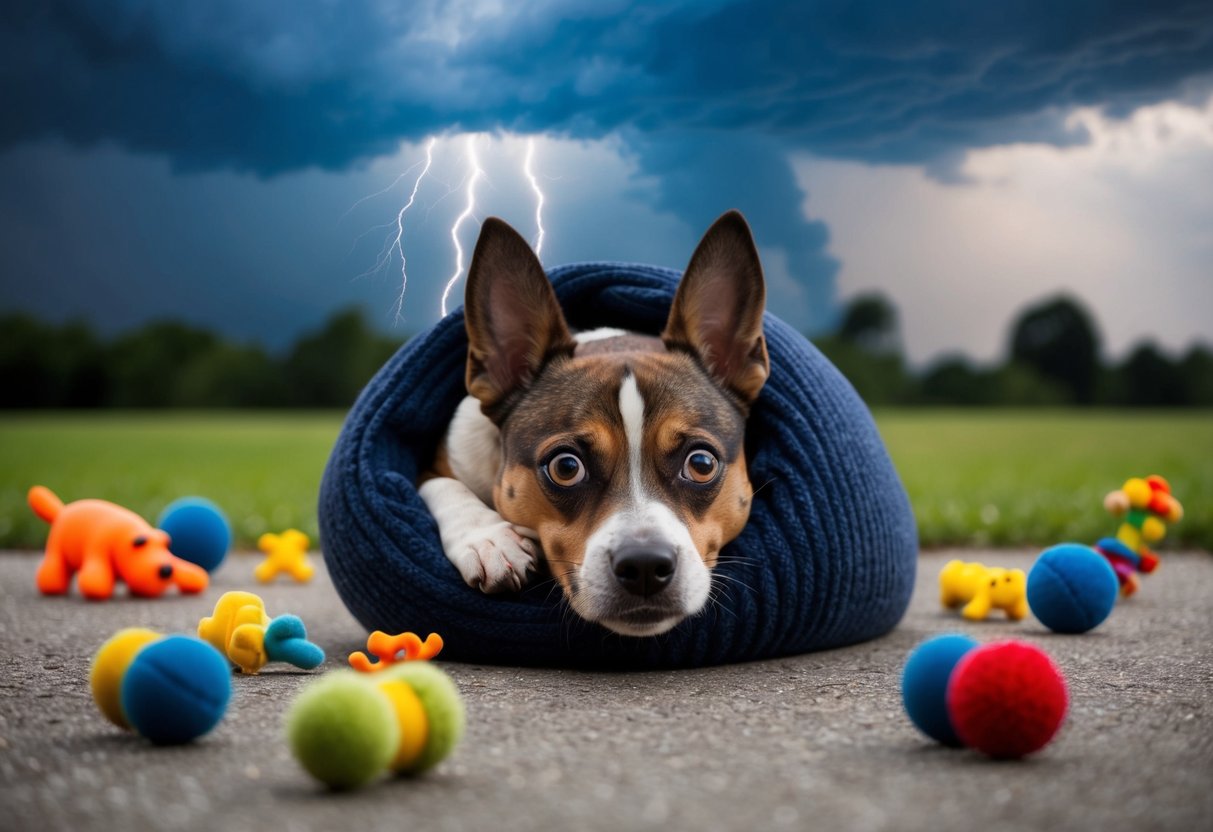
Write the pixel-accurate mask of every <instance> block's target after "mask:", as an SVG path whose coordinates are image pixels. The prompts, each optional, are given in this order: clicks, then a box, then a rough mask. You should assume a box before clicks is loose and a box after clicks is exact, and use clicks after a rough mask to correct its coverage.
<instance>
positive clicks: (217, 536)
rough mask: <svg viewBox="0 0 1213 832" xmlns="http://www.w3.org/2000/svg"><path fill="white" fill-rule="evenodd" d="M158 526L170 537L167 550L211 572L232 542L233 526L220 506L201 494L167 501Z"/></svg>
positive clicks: (219, 562) (220, 561)
mask: <svg viewBox="0 0 1213 832" xmlns="http://www.w3.org/2000/svg"><path fill="white" fill-rule="evenodd" d="M156 525H157V527H158V528H160V529H162V530H164V531H166V532H168V536H169V537H170V538H171V542H170V543H169V547H168V548H169V551H170V552H172V553H173V554H174V555H176V556H177V557H179V558H181V559H183V560H188V561H189V562H190V563H196V564H198V565H199V566H201V567H202V568H203V569H205V570H206V571H207V572H214V571H215V569H216V568H218V566H219V564H221V563H223V559H224V557H226V556H227V550H228V547H229V546H231V545H232V527H231V526H229V525H228V522H227V518H226V517H224V515H223V512H222V511H221V510H220V508H219V506H217V505H215V504H214V503H212V502H211V501H210V500H207V499H204V498H202V497H182V498H181V499H180V500H175V501H173V502H172V503H169V505H168V507H167V508H165V509H164V511H163V512H161V514H160V520H159V521H158V522H157V524H156Z"/></svg>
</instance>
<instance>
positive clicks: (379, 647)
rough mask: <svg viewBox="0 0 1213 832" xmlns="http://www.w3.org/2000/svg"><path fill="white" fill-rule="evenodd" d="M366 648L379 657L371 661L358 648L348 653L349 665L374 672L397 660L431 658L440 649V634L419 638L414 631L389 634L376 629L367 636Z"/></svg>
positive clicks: (367, 671)
mask: <svg viewBox="0 0 1213 832" xmlns="http://www.w3.org/2000/svg"><path fill="white" fill-rule="evenodd" d="M366 649H367V651H368V652H370V653H371V654H372V655H374V656H375V657H376V658H378V659H379V661H377V662H372V661H371V659H370V657H369V656H367V654H366V653H363V652H362V651H361V650H359V651H358V652H356V653H350V667H352V668H354V670H357V671H358V672H360V673H375V672H376V671H379V670H385V669H387V668H389V667H391V666H392V665H394V664H397V663H398V662H414V661H425V660H427V659H432V658H434V657H435V656H437V655H438V654H439V653H440V652H441V651H442V636H440V635H438V634H437V633H430V634H429V635H428V636H426V637H425V641H424V642H423V641H422V640H421V636H419V635H417V634H416V633H400V634H399V635H394V636H393V635H389V634H387V633H385V632H383V630H376V631H375V632H373V633H371V634H370V636H368V637H367V640H366Z"/></svg>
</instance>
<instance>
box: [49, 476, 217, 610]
mask: <svg viewBox="0 0 1213 832" xmlns="http://www.w3.org/2000/svg"><path fill="white" fill-rule="evenodd" d="M28 499H29V504H30V508H32V509H33V510H34V513H35V514H37V515H38V516H39V517H41V518H42V519H43V520H45V521H46V522H48V523H50V524H51V530H50V534H49V535H48V536H47V539H46V553H45V555H44V556H43V558H42V563H41V564H39V566H38V572H37V575H36V576H35V581H36V583H37V585H38V590H39V591H40V592H41V593H42V594H43V595H64V594H66V593H67V590H68V587H69V586H70V584H71V580H72V573H77V575H76V584H77V585H78V586H79V587H80V594H81V595H83V596H84V597H85V598H88V599H89V600H103V599H106V598H109V597H110V596H111V595H113V594H114V583H115V581H116V580H117V579H121V580H122V581H124V582H125V583H126V585H127V587H128V588H129V589H130V591H131V594H132V595H139V596H143V597H152V596H156V595H160V594H161V593H163V592H164V591H165V590H166V589H168V588H169V587H170V586H176V587H177V589H179V590H180V591H181V592H183V593H186V594H193V593H196V592H202V591H203V590H204V589H206V587H207V584H208V583H209V580H210V579H209V576H208V575H207V572H206V570H205V569H203V568H202V567H201V566H198V565H196V564H193V563H190V562H189V561H187V560H182V559H181V558H179V557H176V556H175V555H173V554H172V553H171V552H169V549H168V546H169V536H168V534H167V533H165V532H163V531H161V530H160V529H153V528H152V527H151V526H150V525H149V524H148V522H147V521H146V520H144V519H143V518H142V517H140V516H139V515H137V514H135V513H134V512H133V511H129V510H128V509H125V508H123V507H122V506H119V505H115V504H114V503H110V502H106V501H105V500H76V501H75V502H72V503H68V504H67V505H64V504H63V501H62V500H60V499H59V498H58V497H56V496H55V494H54V493H53V492H52V491H51V490H50V489H49V488H44V487H43V486H41V485H35V486H34V487H33V488H31V489H30V491H29V496H28Z"/></svg>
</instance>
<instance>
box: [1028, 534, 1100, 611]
mask: <svg viewBox="0 0 1213 832" xmlns="http://www.w3.org/2000/svg"><path fill="white" fill-rule="evenodd" d="M1118 591H1119V583H1118V582H1117V580H1116V572H1114V571H1113V570H1112V565H1111V564H1110V563H1108V561H1107V558H1105V557H1104V556H1103V555H1101V554H1099V552H1096V551H1095V550H1094V549H1092V548H1091V547H1090V546H1083V545H1082V544H1081V543H1060V544H1058V545H1056V546H1053V547H1051V548H1049V549H1045V550H1044V551H1043V552H1041V554H1040V557H1038V558H1037V559H1036V563H1034V564H1032V570H1031V571H1030V572H1028V606H1029V607H1031V608H1032V614H1033V615H1035V616H1036V617H1037V618H1038V619H1040V623H1041V624H1044V625H1045V626H1046V627H1048V628H1049V629H1050V630H1052V631H1053V632H1055V633H1085V632H1087V630H1090V629H1093V628H1095V627H1098V626H1099V625H1100V624H1102V623H1103V620H1104V619H1105V618H1107V617H1108V614H1109V613H1111V612H1112V607H1114V606H1116V594H1117V592H1118Z"/></svg>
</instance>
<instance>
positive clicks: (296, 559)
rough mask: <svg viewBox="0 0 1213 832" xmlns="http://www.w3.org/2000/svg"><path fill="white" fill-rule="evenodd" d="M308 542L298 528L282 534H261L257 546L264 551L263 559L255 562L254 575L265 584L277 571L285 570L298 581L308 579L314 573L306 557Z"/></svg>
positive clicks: (275, 575)
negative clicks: (257, 562)
mask: <svg viewBox="0 0 1213 832" xmlns="http://www.w3.org/2000/svg"><path fill="white" fill-rule="evenodd" d="M310 543H311V541H309V540H308V538H307V535H306V534H304V533H303V532H301V531H299V530H298V529H287V530H286V531H284V532H283V533H282V534H263V535H261V538H260V539H259V540H258V541H257V548H258V549H260V550H261V551H263V552H265V560H264V561H262V562H261V563H259V564H257V568H256V570H254V572H253V575H254V577H256V578H257V580H259V581H261V583H263V584H267V583H269V582H270V581H272V580H274V578H276V577H277V576H278V575H279V573H282V572H285V573H286V574H288V575H290V576H291V577H292V578H294V579H295V580H296V581H299V582H300V583H306V582H307V581H310V580H311V579H312V575H314V574H315V573H316V569H315V567H313V566H312V565H311V564H310V563H309V562H308V558H307V547H308V545H309V544H310Z"/></svg>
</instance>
